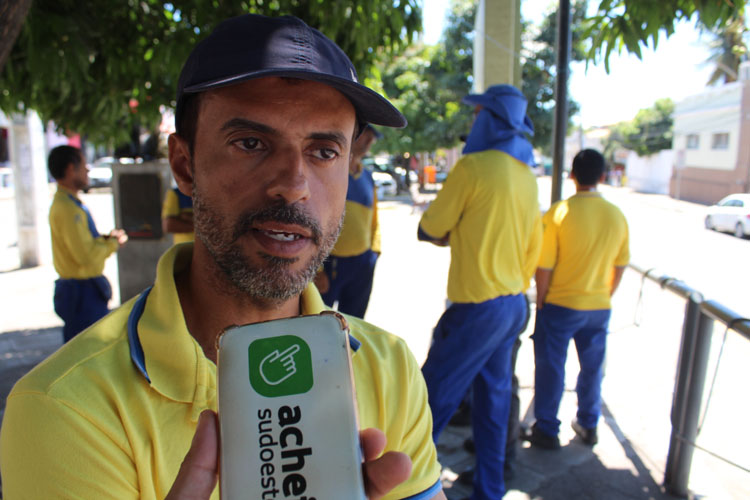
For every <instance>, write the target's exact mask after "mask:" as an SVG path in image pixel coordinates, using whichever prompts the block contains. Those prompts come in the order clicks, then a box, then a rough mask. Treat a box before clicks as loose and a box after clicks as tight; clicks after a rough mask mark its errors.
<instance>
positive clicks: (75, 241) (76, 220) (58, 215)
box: [49, 186, 119, 280]
mask: <svg viewBox="0 0 750 500" xmlns="http://www.w3.org/2000/svg"><path fill="white" fill-rule="evenodd" d="M73 198H75V199H76V200H78V197H76V195H75V193H73V192H72V191H68V190H67V189H65V188H64V187H62V186H57V192H55V197H54V198H53V199H52V206H50V209H49V228H50V233H51V236H52V263H53V265H54V266H55V271H57V274H58V275H60V278H63V279H79V280H83V279H88V278H95V277H97V276H101V275H102V272H103V271H104V262H105V261H106V260H107V257H109V256H110V255H112V254H113V253H114V252H116V251H117V249H118V247H119V245H118V243H117V240H116V239H113V238H105V237H104V236H99V237H97V238H94V236H93V235H92V234H91V230H90V229H89V223H88V217H87V216H86V212H85V211H84V210H83V209H82V208H81V207H79V206H78V205H77V204H76V202H75V201H74V200H73ZM78 201H80V200H78Z"/></svg>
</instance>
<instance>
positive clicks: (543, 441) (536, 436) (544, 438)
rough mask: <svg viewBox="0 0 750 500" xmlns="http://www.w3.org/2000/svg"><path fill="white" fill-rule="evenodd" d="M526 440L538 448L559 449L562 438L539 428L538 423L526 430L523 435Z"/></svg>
mask: <svg viewBox="0 0 750 500" xmlns="http://www.w3.org/2000/svg"><path fill="white" fill-rule="evenodd" d="M522 439H523V440H524V441H528V442H529V443H531V446H535V447H537V448H544V449H545V450H559V449H560V438H558V437H557V436H550V435H549V434H545V433H544V432H542V431H540V430H539V429H537V427H536V424H534V425H533V426H531V430H530V431H528V432H526V433H525V435H524V436H522Z"/></svg>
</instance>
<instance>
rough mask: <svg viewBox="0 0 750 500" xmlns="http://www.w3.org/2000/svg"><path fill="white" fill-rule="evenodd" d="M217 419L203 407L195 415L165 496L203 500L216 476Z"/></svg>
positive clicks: (217, 450) (217, 472) (217, 462)
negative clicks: (195, 422)
mask: <svg viewBox="0 0 750 500" xmlns="http://www.w3.org/2000/svg"><path fill="white" fill-rule="evenodd" d="M218 426H219V420H218V418H217V416H216V413H214V412H212V411H211V410H206V411H204V412H203V413H201V416H200V418H199V419H198V427H197V428H196V429H195V436H193V443H192V444H191V445H190V449H189V450H188V453H187V455H185V460H183V461H182V466H180V471H179V472H178V473H177V478H176V479H175V480H174V483H173V484H172V489H171V490H169V494H168V495H167V498H166V499H165V500H204V499H208V498H210V497H211V493H212V492H213V491H214V488H216V481H217V480H218V478H219V427H218Z"/></svg>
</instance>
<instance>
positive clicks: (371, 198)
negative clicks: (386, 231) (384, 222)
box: [331, 170, 380, 257]
mask: <svg viewBox="0 0 750 500" xmlns="http://www.w3.org/2000/svg"><path fill="white" fill-rule="evenodd" d="M367 250H372V251H373V252H377V253H380V225H379V224H378V194H377V188H376V187H375V181H373V178H372V173H371V172H370V171H369V170H361V171H360V172H359V173H358V174H351V173H350V174H349V187H348V189H347V191H346V212H345V213H344V225H343V226H342V227H341V233H340V234H339V238H338V240H336V245H335V246H334V247H333V250H332V251H331V255H332V256H334V257H355V256H357V255H362V254H363V253H365V252H366V251H367Z"/></svg>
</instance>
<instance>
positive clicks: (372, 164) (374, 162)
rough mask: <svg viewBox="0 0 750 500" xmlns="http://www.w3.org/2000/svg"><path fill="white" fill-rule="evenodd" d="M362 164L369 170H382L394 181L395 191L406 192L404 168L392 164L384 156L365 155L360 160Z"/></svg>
mask: <svg viewBox="0 0 750 500" xmlns="http://www.w3.org/2000/svg"><path fill="white" fill-rule="evenodd" d="M362 165H363V166H364V167H365V168H366V169H368V170H370V171H371V172H383V173H386V174H388V175H390V176H391V178H392V179H393V181H394V182H395V183H396V193H395V194H398V193H401V192H404V193H405V192H407V191H408V189H407V187H406V186H407V182H406V169H404V168H402V167H397V166H395V165H393V163H391V162H390V161H389V160H388V159H386V158H372V157H367V158H364V159H363V160H362Z"/></svg>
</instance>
